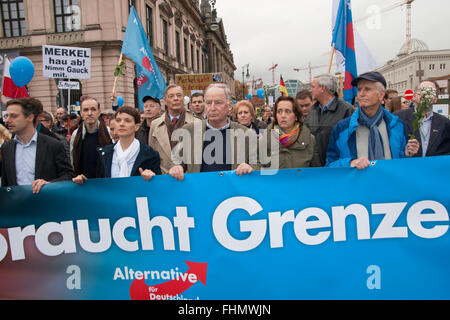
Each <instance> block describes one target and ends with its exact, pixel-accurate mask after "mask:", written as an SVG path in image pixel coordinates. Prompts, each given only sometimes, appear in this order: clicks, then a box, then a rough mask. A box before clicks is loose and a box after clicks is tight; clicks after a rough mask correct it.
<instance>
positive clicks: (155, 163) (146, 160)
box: [97, 142, 161, 178]
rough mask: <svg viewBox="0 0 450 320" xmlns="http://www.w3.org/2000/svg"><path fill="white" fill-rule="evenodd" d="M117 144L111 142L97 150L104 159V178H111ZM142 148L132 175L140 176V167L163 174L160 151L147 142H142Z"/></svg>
mask: <svg viewBox="0 0 450 320" xmlns="http://www.w3.org/2000/svg"><path fill="white" fill-rule="evenodd" d="M115 145H116V144H111V145H108V146H106V147H103V148H98V149H97V152H98V153H99V155H100V158H101V160H102V165H103V168H102V169H103V170H102V178H111V167H112V160H113V155H114V146H115ZM140 146H141V147H140V150H139V154H138V156H137V158H136V161H135V162H134V166H133V169H132V170H131V176H132V177H138V176H140V175H141V174H140V173H139V168H142V169H143V170H147V169H148V170H152V171H153V172H154V173H155V174H157V175H160V174H161V167H160V163H161V160H160V158H159V153H158V152H157V151H155V150H153V149H152V148H151V147H149V146H148V145H146V144H143V143H142V142H140Z"/></svg>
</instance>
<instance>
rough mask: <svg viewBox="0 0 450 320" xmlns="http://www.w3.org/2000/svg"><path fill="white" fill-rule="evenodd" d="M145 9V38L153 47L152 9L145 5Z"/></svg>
mask: <svg viewBox="0 0 450 320" xmlns="http://www.w3.org/2000/svg"><path fill="white" fill-rule="evenodd" d="M145 8H146V11H147V20H146V22H147V38H148V42H149V43H150V46H151V47H153V10H152V8H151V7H150V6H148V5H146V6H145Z"/></svg>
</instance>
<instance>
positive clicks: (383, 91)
mask: <svg viewBox="0 0 450 320" xmlns="http://www.w3.org/2000/svg"><path fill="white" fill-rule="evenodd" d="M352 85H353V86H354V87H356V88H357V89H358V95H357V97H356V102H355V105H351V104H349V103H347V102H345V101H343V100H342V99H340V98H339V95H338V84H337V79H336V78H335V77H334V76H332V75H328V74H324V75H320V76H318V77H316V78H315V79H314V80H313V81H312V83H311V84H310V90H304V91H301V92H299V93H298V94H297V96H296V97H286V96H282V97H280V98H279V99H278V100H277V101H276V102H275V104H274V106H273V108H271V107H270V106H269V105H265V106H263V107H262V108H261V114H262V116H261V117H260V118H258V117H257V116H256V111H255V107H254V106H253V105H252V103H251V102H250V101H240V102H238V103H236V104H233V99H232V95H231V92H230V90H229V88H228V87H227V86H226V85H224V84H212V85H210V86H209V87H208V89H207V90H206V91H205V93H195V94H194V95H192V97H191V98H190V104H189V106H186V105H185V101H184V93H183V89H182V88H181V87H179V86H177V85H169V86H168V87H167V89H166V91H165V94H164V98H163V99H162V101H161V100H160V99H157V98H155V97H149V96H147V97H145V98H144V99H143V103H144V108H143V109H144V110H143V112H142V113H140V112H139V111H138V109H136V108H134V107H129V106H123V107H120V108H118V107H117V106H115V107H114V106H113V110H115V113H112V114H102V110H101V106H100V103H99V102H98V100H97V99H96V98H94V97H90V96H83V97H82V98H81V101H80V112H79V114H75V113H71V114H68V113H67V112H66V110H65V109H64V108H59V109H58V110H57V111H56V114H55V117H54V116H53V115H52V114H50V113H48V112H46V111H44V108H43V105H42V103H41V102H40V101H39V100H38V99H35V98H23V99H13V100H10V101H8V102H7V104H6V114H5V121H4V123H3V124H0V145H1V154H0V159H1V180H2V186H4V187H5V186H16V185H31V186H32V190H33V192H34V193H39V192H40V190H41V189H42V187H43V186H45V185H46V184H49V183H52V182H57V181H64V180H72V181H73V182H74V183H76V184H83V183H84V182H85V181H86V180H89V179H96V178H122V177H130V176H142V178H143V179H145V180H146V181H150V180H151V179H152V178H153V177H154V176H155V175H161V174H164V175H166V174H168V175H170V176H172V177H173V178H175V179H177V180H180V181H182V180H183V179H184V175H185V174H190V173H200V172H223V171H236V173H237V174H238V175H240V176H241V175H245V174H249V173H251V172H253V171H259V170H261V171H262V170H266V169H272V170H273V169H275V170H278V169H289V168H306V167H337V166H341V167H355V168H357V169H360V170H362V169H365V168H367V167H368V166H370V164H371V162H373V161H376V160H388V159H398V158H405V157H430V156H441V155H449V154H450V120H449V119H448V118H446V117H444V116H441V115H439V114H437V113H434V112H433V111H432V106H431V105H430V106H429V108H427V109H426V112H425V115H424V117H423V119H422V121H421V123H422V126H421V127H420V130H419V132H414V130H415V128H414V126H413V122H414V117H415V114H416V113H415V110H416V107H417V105H418V104H419V103H420V89H421V88H423V87H433V88H434V89H436V90H438V89H439V88H438V86H437V84H436V83H435V82H433V81H423V82H422V83H420V85H419V86H418V88H416V90H415V95H414V98H413V100H412V102H409V101H408V100H406V99H405V100H402V99H404V98H402V97H399V96H398V93H397V92H395V91H394V90H391V89H387V88H386V81H385V79H384V77H383V76H382V75H381V74H379V73H377V72H368V73H365V74H362V75H360V76H359V77H358V78H356V79H354V80H353V82H352ZM436 101H437V95H436V97H435V101H434V103H435V102H436ZM162 102H163V103H164V107H163V104H162Z"/></svg>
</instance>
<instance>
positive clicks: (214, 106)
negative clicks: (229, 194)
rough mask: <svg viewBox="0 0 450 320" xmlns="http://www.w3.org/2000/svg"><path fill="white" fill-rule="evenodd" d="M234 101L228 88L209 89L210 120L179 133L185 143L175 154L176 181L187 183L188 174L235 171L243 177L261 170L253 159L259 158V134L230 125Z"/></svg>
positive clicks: (173, 154) (173, 168)
mask: <svg viewBox="0 0 450 320" xmlns="http://www.w3.org/2000/svg"><path fill="white" fill-rule="evenodd" d="M231 101H232V100H231V94H230V90H229V89H228V87H227V86H226V85H224V84H212V85H210V86H209V87H208V89H207V90H206V93H205V104H206V115H207V120H203V121H201V122H200V123H199V122H193V123H191V124H187V125H186V126H184V127H183V129H181V130H178V131H177V132H176V137H177V138H181V139H180V140H181V142H180V143H179V144H177V146H176V147H175V148H174V150H173V152H172V159H173V160H174V163H175V164H177V165H174V166H173V167H172V168H171V169H170V171H169V174H170V175H171V176H172V177H174V178H175V179H177V180H179V181H183V179H184V174H185V173H199V172H221V171H232V170H235V171H236V173H237V174H238V175H240V176H241V175H243V174H249V173H251V172H252V171H254V170H258V169H259V166H258V164H257V158H255V159H253V157H254V156H256V154H257V137H256V133H255V132H254V131H253V130H249V129H248V128H246V127H244V126H242V125H240V124H238V123H235V122H232V121H230V119H229V118H228V113H229V110H230V108H231V106H232V102H231ZM252 135H253V136H252ZM252 138H253V139H252ZM250 155H251V156H252V159H251V157H250Z"/></svg>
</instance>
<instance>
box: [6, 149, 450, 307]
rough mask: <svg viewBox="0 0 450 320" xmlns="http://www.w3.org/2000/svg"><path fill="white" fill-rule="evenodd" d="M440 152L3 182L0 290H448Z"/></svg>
mask: <svg viewBox="0 0 450 320" xmlns="http://www.w3.org/2000/svg"><path fill="white" fill-rule="evenodd" d="M449 164H450V157H437V158H423V159H422V158H420V159H404V160H390V161H378V162H374V163H373V164H372V166H371V167H369V168H368V169H366V170H363V171H358V170H356V169H351V168H310V169H298V170H281V171H279V172H278V173H277V174H274V175H267V172H266V174H265V175H262V174H261V173H260V172H254V173H252V174H250V175H248V176H243V177H239V176H237V175H236V173H235V172H228V173H204V174H192V175H186V176H185V180H184V181H183V182H179V181H176V180H174V179H173V178H171V177H169V176H157V177H155V178H154V179H153V180H152V181H150V182H149V183H147V182H145V181H144V180H143V179H142V178H140V177H137V178H127V179H110V180H105V179H99V180H89V181H87V182H86V183H85V184H84V185H82V186H78V185H75V184H73V183H71V182H64V183H55V184H50V185H46V186H44V188H43V190H42V191H41V193H40V194H38V195H33V194H32V192H31V187H14V188H2V189H0V298H3V299H5V298H11V299H93V300H97V299H108V300H109V299H120V300H122V299H139V300H166V299H174V300H184V299H193V300H197V299H200V300H281V299H283V300H297V299H369V300H372V299H449V298H450V290H449V288H450V273H449V272H448V270H450V254H449V252H450V238H449V232H448V229H449V215H448V209H449V208H450V199H449V196H448V190H449V187H450V171H449V170H448V166H449ZM274 173H275V172H274Z"/></svg>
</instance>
